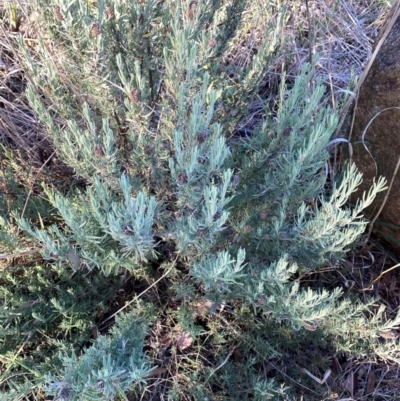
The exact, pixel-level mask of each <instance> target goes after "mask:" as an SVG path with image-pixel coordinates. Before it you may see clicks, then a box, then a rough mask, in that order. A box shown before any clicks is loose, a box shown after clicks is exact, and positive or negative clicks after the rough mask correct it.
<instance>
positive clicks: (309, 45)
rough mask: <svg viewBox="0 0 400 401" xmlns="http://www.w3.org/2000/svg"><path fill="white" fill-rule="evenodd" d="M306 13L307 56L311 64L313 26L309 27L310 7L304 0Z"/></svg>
mask: <svg viewBox="0 0 400 401" xmlns="http://www.w3.org/2000/svg"><path fill="white" fill-rule="evenodd" d="M306 13H307V20H308V57H309V63H310V64H312V59H313V49H312V47H313V41H314V26H312V27H311V15H310V9H309V7H308V0H306Z"/></svg>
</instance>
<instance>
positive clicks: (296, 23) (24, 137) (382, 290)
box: [0, 0, 400, 401]
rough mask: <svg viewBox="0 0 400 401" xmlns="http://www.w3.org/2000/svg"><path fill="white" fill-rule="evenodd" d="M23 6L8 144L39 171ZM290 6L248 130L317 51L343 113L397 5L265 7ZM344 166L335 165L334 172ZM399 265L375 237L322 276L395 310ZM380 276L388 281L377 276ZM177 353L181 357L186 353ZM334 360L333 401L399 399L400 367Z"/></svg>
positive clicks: (254, 13)
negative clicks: (22, 53) (22, 54)
mask: <svg viewBox="0 0 400 401" xmlns="http://www.w3.org/2000/svg"><path fill="white" fill-rule="evenodd" d="M17 3H18V8H19V13H20V14H19V15H20V17H21V21H20V22H21V27H20V31H21V32H10V29H9V27H10V24H9V19H8V16H7V10H6V6H5V3H4V4H3V5H1V4H0V16H1V20H0V144H1V145H4V146H5V147H7V148H8V149H14V150H18V152H19V154H20V155H21V157H20V158H19V159H18V160H19V162H21V168H23V169H28V170H29V171H31V169H32V166H34V170H35V169H36V170H35V171H38V170H40V169H41V166H42V165H43V164H44V163H45V161H46V155H47V156H48V155H50V154H51V153H52V148H51V141H50V138H49V137H48V134H47V132H46V131H45V130H44V128H43V127H42V126H41V125H40V124H39V123H38V121H37V119H36V116H35V114H34V113H33V111H32V110H31V109H30V107H29V105H28V103H27V100H26V99H25V97H24V88H25V79H26V76H25V75H24V73H23V69H22V67H21V64H20V63H19V58H18V55H17V54H16V52H15V51H14V50H15V47H16V35H19V34H21V33H22V34H23V35H24V37H25V39H26V40H28V39H29V38H30V37H32V36H34V35H35V30H34V29H32V27H33V25H30V24H29V1H27V2H23V1H20V0H17ZM265 3H267V2H265ZM284 3H285V4H288V13H287V19H286V21H285V25H284V29H283V31H282V36H283V37H284V38H285V46H284V49H285V52H283V53H282V54H277V55H276V58H275V60H274V62H273V63H272V64H271V65H270V66H268V68H267V69H266V74H265V78H264V82H263V88H264V90H263V93H261V94H260V99H259V100H258V101H257V102H255V103H254V104H253V105H252V107H251V108H250V111H249V115H248V118H247V119H246V121H243V122H242V127H238V128H243V127H246V129H248V130H249V131H250V132H251V127H254V125H257V124H258V123H260V122H261V115H262V114H263V111H264V110H265V105H266V104H267V103H268V102H271V101H273V99H274V97H275V96H276V94H277V90H278V87H279V82H280V77H281V75H282V73H283V72H285V73H286V75H287V77H288V78H289V79H290V78H294V77H296V76H297V75H298V74H299V71H300V68H301V66H302V65H303V64H304V63H307V62H308V61H310V58H311V57H312V55H313V54H316V53H318V54H319V61H318V64H317V70H316V74H317V76H319V77H321V78H322V79H323V82H324V83H325V85H326V88H327V90H326V96H325V98H324V104H322V105H321V106H324V105H325V104H330V105H331V106H332V107H333V108H334V109H335V110H337V111H338V112H340V110H341V107H342V105H343V102H344V100H345V99H346V98H347V96H348V95H349V94H351V91H352V89H354V86H355V82H356V78H357V77H359V76H360V75H361V74H362V71H363V68H364V66H365V65H366V63H367V61H368V60H369V58H370V57H371V49H372V43H373V41H374V39H375V38H376V37H377V35H378V32H379V28H380V26H381V25H382V22H383V18H384V15H385V14H386V12H387V11H388V10H389V8H390V5H391V2H389V1H384V0H315V1H313V0H309V1H308V2H307V1H304V0H292V1H290V2H287V1H284V0H270V1H269V2H268V5H266V6H265V7H269V10H268V11H269V13H270V9H271V7H273V8H275V9H276V10H279V9H280V7H281V6H282V4H284ZM264 12H265V9H264V10H263V6H261V5H259V4H258V2H252V3H251V6H250V7H249V10H248V11H247V12H246V13H245V15H244V21H245V24H246V28H248V29H244V30H243V36H242V37H241V38H238V40H237V42H236V45H237V46H236V47H235V48H232V54H231V56H230V63H232V65H236V66H242V65H245V64H247V63H248V62H249V60H250V59H251V55H252V51H253V49H256V48H257V46H258V45H259V43H260V42H261V40H262V35H263V24H268V21H266V20H265V19H264V18H263V15H264ZM1 154H2V151H1V150H0V155H1ZM0 161H1V160H0ZM336 169H337V166H336V165H334V166H332V171H335V170H336ZM29 176H30V177H32V176H31V175H29ZM394 263H395V260H394V258H393V257H392V258H391V257H390V253H389V252H387V250H382V249H381V247H379V245H375V244H374V243H373V242H371V244H370V245H369V247H368V248H364V250H363V252H362V253H357V252H355V253H353V254H352V255H351V256H350V257H349V259H348V261H347V262H346V263H345V264H344V266H342V268H341V269H336V271H334V272H332V271H327V272H325V273H324V274H322V275H319V276H318V278H317V279H318V280H320V281H321V280H322V281H324V282H326V283H327V285H328V286H329V285H332V284H333V283H334V284H335V285H338V284H340V285H343V287H344V288H350V287H352V288H356V289H357V290H358V291H359V293H360V296H370V295H371V294H374V295H379V296H380V297H381V299H382V302H384V303H385V304H386V305H387V306H388V311H389V312H388V314H389V315H390V314H391V313H394V311H395V310H396V309H397V308H398V306H399V304H398V302H397V301H396V300H397V299H398V298H399V296H400V287H399V284H398V282H397V281H398V280H397V277H396V276H395V274H394V272H393V271H392V272H391V273H387V274H382V273H383V272H384V271H386V270H387V269H388V268H390V266H392V265H393V264H394ZM377 277H380V279H379V280H377V281H374V280H375V279H376V278H377ZM174 336H175V337H176V335H175V334H173V333H171V326H170V325H169V324H166V325H165V326H164V325H163V326H162V325H161V324H160V326H157V327H155V328H154V333H153V335H152V336H151V337H152V340H153V341H155V342H158V343H160V344H161V346H160V344H158V345H155V346H156V347H158V349H159V350H161V351H162V350H163V347H164V348H167V343H168V344H169V343H170V342H172V341H173V338H174ZM199 355H200V353H199V354H197V355H196V356H195V359H196V358H197V357H199ZM173 356H174V358H179V353H178V354H174V355H173ZM180 357H182V356H180ZM186 357H187V356H186ZM186 357H185V358H186ZM160 358H161V356H160ZM172 359H173V358H172ZM189 359H190V358H189ZM161 362H162V361H161ZM333 365H335V366H334V368H333V370H336V371H335V372H334V373H333V374H332V375H331V377H329V378H328V380H327V381H326V383H324V384H321V386H325V387H326V397H327V398H326V399H337V400H339V399H342V400H344V399H346V400H360V401H361V400H390V399H398V398H399V396H398V394H400V388H399V384H398V383H399V367H398V366H393V365H388V364H386V363H380V364H375V363H373V362H372V361H369V360H364V361H357V360H343V361H340V362H339V361H337V360H336V361H333ZM160 366H162V363H160ZM174 366H176V364H172V365H170V366H168V367H166V368H165V369H164V368H163V369H164V370H163V369H162V370H159V371H157V373H158V374H159V376H158V377H157V378H154V384H153V385H152V386H150V387H148V389H147V391H148V392H150V393H152V392H154V393H157V392H159V391H160V389H161V388H162V387H163V386H164V387H168V386H169V385H170V384H169V383H168V381H170V380H177V376H176V372H171V371H169V370H170V369H172V368H173V367H174ZM163 377H164V378H163ZM174 378H175V379H174ZM184 379H185V378H184V377H181V378H179V382H181V383H183V382H184ZM155 388H157V390H155Z"/></svg>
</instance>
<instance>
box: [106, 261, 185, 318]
mask: <svg viewBox="0 0 400 401" xmlns="http://www.w3.org/2000/svg"><path fill="white" fill-rule="evenodd" d="M177 259H178V258H175V260H174V261H173V262H172V266H171V267H170V268H169V269H168V270H167V271H166V272H165V273H164V274H163V275H162V276H161V277H160V278H159V279H158V280H157V281H155V282H154V283H153V284H152V285H151V286H149V287H147V288H146V289H145V290H144V291H142V292H141V293H140V294H139V295H136V296H135V297H134V298H133V299H132V300H130V301H129V302H128V303H126V304H125V305H124V306H123V307H122V308H120V309H118V310H117V311H116V312H115V313H113V314H112V315H111V316H109V317H108V318H107V319H106V320H104V321H103V322H102V324H104V323H106V322H108V321H109V320H110V319H112V318H113V317H114V316H116V315H118V313H119V312H121V311H123V310H124V309H125V308H127V307H128V306H129V305H132V304H133V302H135V301H136V300H138V299H139V298H140V297H141V296H142V295H143V294H145V293H146V292H147V291H149V290H150V288H152V287H154V286H155V285H156V284H157V283H158V282H159V281H161V280H162V279H163V278H164V277H166V276H167V275H168V274H169V272H170V271H171V270H172V269H173V268H174V267H175V265H176V261H177Z"/></svg>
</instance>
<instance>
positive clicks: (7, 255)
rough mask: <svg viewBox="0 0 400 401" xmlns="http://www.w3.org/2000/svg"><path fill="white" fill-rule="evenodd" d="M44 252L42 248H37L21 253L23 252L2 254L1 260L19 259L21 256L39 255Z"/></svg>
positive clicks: (0, 255)
mask: <svg viewBox="0 0 400 401" xmlns="http://www.w3.org/2000/svg"><path fill="white" fill-rule="evenodd" d="M41 250H42V248H36V249H31V250H29V251H21V252H16V253H3V254H0V260H3V259H9V258H18V257H19V256H25V255H32V254H34V253H38V252H40V251H41Z"/></svg>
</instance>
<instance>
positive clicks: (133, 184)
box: [16, 0, 398, 400]
mask: <svg viewBox="0 0 400 401" xmlns="http://www.w3.org/2000/svg"><path fill="white" fill-rule="evenodd" d="M36 5H37V7H38V10H40V12H41V14H42V16H43V19H44V20H45V21H46V24H47V26H48V30H47V32H48V34H49V35H50V37H51V38H52V40H53V41H54V44H55V45H54V47H53V48H51V46H49V45H48V44H46V43H45V42H44V41H41V40H40V41H39V42H40V43H39V47H38V49H37V51H38V55H37V57H38V59H39V60H40V61H39V62H37V61H36V60H33V59H32V58H31V55H30V54H29V51H28V49H27V48H26V47H25V46H24V45H23V43H22V41H21V49H22V51H23V54H24V62H25V65H26V68H27V69H28V70H29V72H30V73H31V76H32V82H31V83H30V84H29V85H28V89H27V96H28V99H29V101H30V104H31V106H32V107H33V108H34V110H35V111H36V112H37V114H38V117H39V119H40V121H41V122H42V124H44V125H45V126H46V127H47V129H48V131H49V133H50V135H51V137H52V139H53V141H54V144H55V146H56V147H57V150H58V154H59V157H60V158H62V160H63V161H64V162H65V163H67V164H68V165H70V166H71V167H73V168H74V169H75V171H76V173H77V174H78V175H80V176H81V177H83V178H84V179H85V180H86V185H85V187H84V188H81V189H79V190H74V189H72V190H71V191H70V192H69V193H68V195H65V194H61V193H58V192H57V191H54V190H53V189H51V188H47V187H46V186H45V191H44V192H45V194H46V196H47V198H48V200H49V202H50V203H51V205H52V206H53V207H54V208H55V210H57V213H58V215H59V218H60V220H61V222H62V224H60V222H59V221H55V222H54V223H53V224H51V225H49V226H48V227H40V228H39V227H38V226H37V225H36V226H35V225H34V224H33V223H32V222H29V221H28V220H25V219H18V222H19V225H20V227H21V228H22V229H23V230H24V231H25V232H26V233H27V234H28V235H29V236H30V237H31V238H33V239H34V241H36V245H37V246H38V247H39V248H40V249H41V252H42V255H43V257H44V259H46V260H48V261H49V262H50V263H52V264H54V265H56V266H58V268H59V269H67V268H72V269H74V270H75V271H80V270H81V269H88V270H89V271H91V272H93V271H94V272H98V274H99V275H100V274H104V275H105V276H115V275H118V274H120V273H121V271H123V272H129V274H132V275H133V276H134V277H138V276H140V275H143V274H144V273H143V269H144V267H146V266H147V267H148V266H150V264H153V265H155V264H156V265H157V264H158V265H160V264H162V263H163V262H164V261H165V255H163V252H162V246H161V245H162V244H165V243H167V244H170V245H172V249H173V250H174V251H173V253H174V255H173V257H174V258H176V260H179V263H180V264H181V266H185V268H188V270H189V275H188V276H187V277H185V278H184V279H182V277H181V278H180V283H178V284H176V283H175V285H174V287H173V291H175V294H174V296H176V298H177V299H183V300H185V302H189V303H190V301H193V300H195V299H198V298H199V297H200V296H204V297H207V298H209V299H211V300H212V301H213V302H214V304H215V305H217V304H218V303H221V302H232V303H235V302H240V303H242V304H243V305H245V306H246V307H249V308H250V309H252V310H253V311H254V315H256V314H258V316H261V317H262V319H265V321H271V322H275V323H276V324H277V325H279V326H280V327H286V326H287V327H289V328H290V330H295V332H297V331H299V330H304V327H310V326H311V327H313V328H314V327H315V328H318V329H319V330H321V332H322V333H323V335H322V337H324V336H325V340H326V341H331V342H333V343H334V344H335V347H337V349H339V350H341V349H343V350H346V351H349V352H353V353H356V354H357V353H358V354H362V355H365V353H366V352H367V351H368V350H370V349H374V350H375V351H376V348H379V347H376V344H375V343H374V341H375V337H376V333H377V330H378V328H377V327H378V326H379V324H382V323H381V322H382V320H383V315H382V311H380V312H379V313H378V314H377V315H376V316H377V318H376V319H377V320H374V319H372V320H370V321H368V320H367V319H364V320H363V325H364V327H363V331H361V330H360V328H359V327H358V323H357V324H353V323H352V322H360V321H361V320H362V319H363V318H362V316H363V313H364V311H365V310H366V309H368V308H370V307H371V306H372V302H371V303H368V304H367V305H362V304H360V303H357V302H356V303H352V302H351V301H350V300H348V299H345V300H343V299H342V297H343V293H342V291H341V290H339V289H335V290H333V291H328V290H326V289H311V288H308V289H304V288H302V286H301V281H298V280H296V279H295V277H297V276H298V274H299V273H304V272H310V271H316V270H318V269H320V268H321V267H325V266H326V265H327V264H329V263H331V261H332V260H333V259H340V258H342V257H343V256H344V255H345V252H346V251H347V250H348V249H349V247H350V246H351V245H352V244H353V243H354V241H355V240H356V239H357V238H358V237H359V236H360V234H361V233H363V231H364V230H365V226H366V221H365V220H363V218H362V210H363V209H364V208H365V207H366V206H368V205H369V204H370V203H371V202H372V200H373V199H374V197H375V195H376V194H377V193H378V192H380V191H382V190H383V189H384V187H385V182H384V180H382V179H380V180H379V181H378V182H377V183H375V184H374V186H373V187H372V188H371V190H370V192H369V193H368V194H366V195H364V197H363V199H362V201H359V202H358V203H357V205H356V206H355V207H354V208H352V209H351V208H349V207H348V206H346V201H347V200H348V198H349V196H350V194H351V193H352V192H354V191H355V190H356V188H357V186H358V185H359V183H360V181H361V176H360V175H359V174H358V173H357V171H356V170H355V168H354V166H351V167H349V169H348V170H347V171H346V172H345V173H344V175H343V177H342V179H341V181H340V182H330V183H329V182H328V181H327V177H328V167H327V163H328V160H329V153H328V151H327V147H328V144H329V141H330V139H331V136H332V134H333V132H334V130H335V128H336V125H337V122H338V119H337V116H336V115H335V113H334V112H333V111H332V110H331V109H329V107H328V106H326V107H320V105H321V102H322V98H323V96H324V85H323V84H322V82H321V81H319V80H316V81H315V80H314V78H313V77H314V65H315V62H316V59H315V60H313V65H310V66H305V67H304V68H303V69H302V71H301V74H300V76H299V77H297V78H296V79H295V81H294V82H293V83H290V82H289V81H288V80H286V78H285V77H284V76H283V77H282V80H281V82H282V84H281V88H280V91H279V97H278V99H277V102H276V104H275V105H273V107H272V108H271V107H270V104H269V103H268V104H267V105H265V108H264V119H263V123H262V124H258V125H256V126H254V127H252V132H251V134H249V135H247V136H240V135H239V134H238V133H237V132H236V131H235V130H236V127H237V126H238V124H239V123H240V122H242V121H243V119H244V118H245V116H246V115H247V113H248V110H249V107H250V105H251V103H252V102H253V101H254V100H255V99H256V98H257V93H258V90H259V87H260V82H261V81H262V77H263V73H264V71H265V69H266V68H267V66H268V63H269V62H271V60H272V59H273V53H274V51H277V50H278V49H279V45H280V42H279V36H280V29H281V27H282V23H283V20H284V17H285V9H284V8H283V9H282V10H280V12H279V13H278V15H277V16H275V18H270V21H271V23H270V24H269V25H268V26H267V27H266V28H265V29H266V32H265V35H264V36H265V37H264V39H263V40H262V43H261V44H260V45H259V47H258V51H257V53H256V55H254V56H253V57H252V58H251V60H250V61H249V62H248V63H247V64H245V65H235V64H234V62H232V63H229V61H228V58H227V55H229V54H232V49H231V48H230V43H231V40H232V38H233V37H234V34H235V31H236V28H237V27H239V28H240V15H241V12H242V10H243V8H244V7H245V5H246V2H245V1H234V2H225V1H217V2H215V1H211V0H203V1H201V0H199V1H197V2H192V1H187V0H182V1H178V0H177V1H169V2H164V1H157V0H148V1H147V2H139V1H134V0H132V1H125V0H115V1H113V2H105V1H104V0H99V1H97V5H96V6H94V5H92V4H91V3H90V2H88V1H86V0H71V1H68V2H67V1H63V0H57V1H54V2H53V3H50V2H49V1H48V0H37V1H36ZM236 25H237V26H236ZM232 71H233V73H232ZM43 94H45V96H43ZM16 218H18V213H16ZM176 277H179V275H178V274H177V273H176V276H175V278H176ZM199 288H200V289H201V291H202V292H200V291H199ZM182 310H183V309H182ZM133 313H135V312H133ZM127 316H130V315H127ZM123 319H125V320H123ZM352 319H353V320H352ZM128 320H129V319H128V317H126V318H121V320H120V323H121V322H125V323H126V324H128ZM377 321H379V322H380V323H379V324H378V326H377V323H376V322H377ZM396 322H397V321H396ZM396 322H391V324H392V325H395V324H396ZM125 323H124V325H125ZM121 324H122V323H121ZM121 324H120V325H117V326H116V327H117V328H115V329H114V330H113V331H112V333H111V336H110V337H103V336H102V337H100V338H99V339H98V340H96V341H95V342H94V344H93V345H92V346H91V347H89V348H88V349H87V350H86V352H85V353H83V355H81V356H80V357H76V356H68V357H66V356H64V357H63V359H62V363H63V365H64V367H63V370H62V371H61V372H60V373H59V374H57V375H54V374H52V375H51V376H49V378H48V381H49V382H51V383H49V385H48V386H47V387H46V391H47V392H48V393H49V394H53V395H58V396H62V393H63V394H64V395H66V394H67V393H68V397H69V395H70V394H72V393H73V394H75V393H76V394H78V393H79V394H81V395H82V397H83V398H79V396H76V397H75V398H74V399H82V400H83V399H86V398H87V399H102V398H101V397H106V399H112V398H113V397H115V396H117V395H120V396H124V394H125V393H124V392H125V391H127V390H128V389H129V388H130V387H131V385H133V384H134V383H137V382H140V381H142V380H143V379H144V377H145V376H146V374H147V372H148V371H147V370H146V369H147V368H145V367H143V366H145V365H144V364H145V362H144V356H143V355H142V353H141V348H142V340H143V335H144V334H143V333H144V331H143V330H144V329H143V327H142V326H140V330H139V329H138V330H139V331H140V333H139V334H137V341H136V342H135V343H134V344H133V345H132V350H133V351H132V352H133V354H132V355H134V357H132V356H128V355H125V354H124V355H122V354H123V352H122V351H123V350H124V344H125V343H124V341H125V340H124V338H125V337H124V335H123V333H122V332H123V330H125V329H122V328H121V327H122V326H121ZM124 327H125V326H124ZM126 327H128V326H126ZM135 327H136V326H135ZM133 330H135V329H134V328H133ZM132 333H136V332H135V331H133V332H132ZM132 333H131V334H129V335H130V336H131V335H133V334H132ZM349 336H353V339H354V341H356V343H357V347H354V346H352V345H351V344H350V342H349V340H348V339H349ZM271 337H273V336H271ZM126 338H129V336H128V337H126ZM299 338H300V335H299ZM302 341H305V340H304V339H303V340H302ZM321 341H322V340H321ZM281 345H282V344H281ZM281 345H280V344H276V343H274V344H272V343H271V344H270V349H274V351H273V352H272V353H273V354H274V355H278V354H279V352H280V351H279V349H281V348H282V347H283V346H282V347H281ZM380 349H382V348H380ZM121 350H122V351H121ZM121 352H122V354H121ZM103 353H104V355H105V356H104V357H103V356H102V355H103ZM377 354H378V355H379V352H377ZM121 355H122V356H121ZM397 355H398V346H394V347H393V348H392V349H391V350H390V351H388V352H386V354H385V355H384V356H385V357H389V356H390V357H391V358H396V357H397ZM119 358H120V359H119ZM56 376H57V377H56ZM257 380H258V379H257ZM257 380H255V381H256V382H258V381H257ZM259 383H261V381H260V382H259ZM259 387H260V386H259ZM261 387H262V386H261ZM261 387H260V390H259V393H260V394H261V393H263V391H264V390H262V389H261ZM264 387H265V393H266V394H267V393H268V394H269V391H270V389H271V391H272V387H271V386H269V384H265V386H264ZM271 394H272V393H271ZM68 397H64V398H68ZM271 397H272V395H271Z"/></svg>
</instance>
